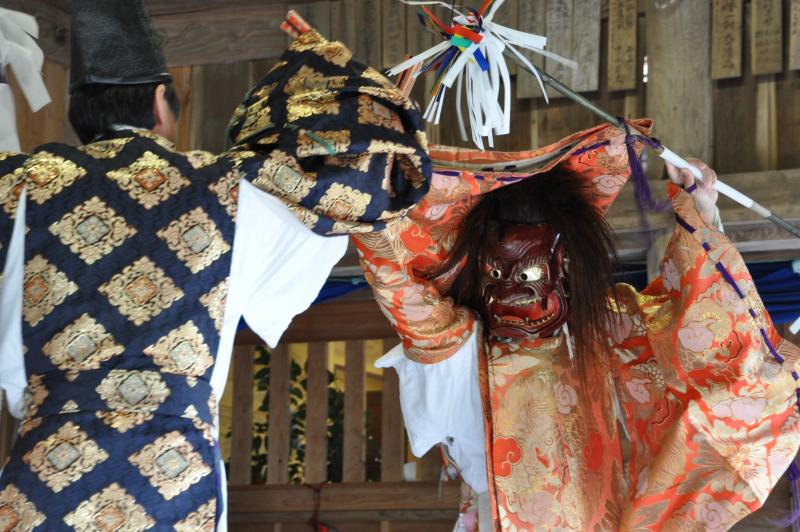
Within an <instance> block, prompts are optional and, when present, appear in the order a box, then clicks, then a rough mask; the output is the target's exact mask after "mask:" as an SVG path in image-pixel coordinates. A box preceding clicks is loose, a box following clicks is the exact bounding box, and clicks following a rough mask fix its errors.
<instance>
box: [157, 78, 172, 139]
mask: <svg viewBox="0 0 800 532" xmlns="http://www.w3.org/2000/svg"><path fill="white" fill-rule="evenodd" d="M153 120H154V124H153V129H152V131H153V133H156V134H158V135H161V136H162V137H164V138H166V139H167V140H170V141H172V142H175V134H176V121H177V118H176V117H175V114H174V113H173V112H172V108H171V107H170V105H169V102H168V101H167V86H166V85H164V84H163V83H160V84H159V85H158V86H157V87H156V89H155V93H154V94H153Z"/></svg>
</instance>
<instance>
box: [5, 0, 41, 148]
mask: <svg viewBox="0 0 800 532" xmlns="http://www.w3.org/2000/svg"><path fill="white" fill-rule="evenodd" d="M38 36H39V27H38V24H37V22H36V19H35V18H34V17H32V16H30V15H26V14H25V13H20V12H18V11H12V10H10V9H5V8H0V68H7V67H9V66H10V67H11V69H12V70H13V71H14V77H15V78H16V80H17V82H18V83H19V87H20V89H21V90H22V93H23V94H24V95H25V99H26V100H27V101H28V105H29V106H30V108H31V110H33V111H34V112H35V111H38V110H39V109H41V108H42V107H44V106H45V105H47V104H48V103H50V95H49V94H48V93H47V87H45V84H44V80H43V79H42V73H41V72H42V65H43V64H44V53H43V52H42V50H41V49H40V48H39V46H38V45H37V44H36V41H35V40H34V38H37V37H38ZM14 116H15V112H14V98H13V96H12V94H11V88H10V87H9V86H8V85H7V84H5V83H0V151H18V150H19V139H18V136H17V128H16V123H15V118H14Z"/></svg>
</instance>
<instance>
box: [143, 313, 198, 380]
mask: <svg viewBox="0 0 800 532" xmlns="http://www.w3.org/2000/svg"><path fill="white" fill-rule="evenodd" d="M144 354H145V355H147V356H150V357H153V361H154V362H155V363H156V364H158V365H159V366H160V367H161V368H162V371H164V372H167V373H178V374H180V375H191V376H193V377H199V376H201V375H203V374H204V373H205V372H206V370H207V369H208V368H210V367H211V366H212V365H213V364H214V359H213V358H211V351H210V350H209V349H208V345H206V342H205V339H204V338H203V335H202V334H201V333H200V330H199V329H198V328H197V326H196V325H195V324H194V322H192V321H191V320H190V321H187V322H186V323H184V324H183V325H181V326H180V327H178V328H177V329H174V330H172V331H171V332H170V333H169V334H167V335H166V336H162V337H161V338H159V339H158V341H157V342H156V343H154V344H152V345H149V346H147V347H146V348H145V349H144Z"/></svg>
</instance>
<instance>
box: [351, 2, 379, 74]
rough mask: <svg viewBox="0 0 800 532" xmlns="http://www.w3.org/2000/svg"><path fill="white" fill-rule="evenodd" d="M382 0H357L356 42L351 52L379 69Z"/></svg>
mask: <svg viewBox="0 0 800 532" xmlns="http://www.w3.org/2000/svg"><path fill="white" fill-rule="evenodd" d="M382 4H383V0H358V3H357V6H358V7H357V9H356V42H355V49H354V50H353V53H354V54H355V56H356V57H357V58H359V59H361V60H362V61H364V62H365V63H367V64H368V65H369V66H371V67H374V68H378V69H380V67H381V62H382V61H383V40H382V39H381V16H382V11H383V10H382V7H383V5H382Z"/></svg>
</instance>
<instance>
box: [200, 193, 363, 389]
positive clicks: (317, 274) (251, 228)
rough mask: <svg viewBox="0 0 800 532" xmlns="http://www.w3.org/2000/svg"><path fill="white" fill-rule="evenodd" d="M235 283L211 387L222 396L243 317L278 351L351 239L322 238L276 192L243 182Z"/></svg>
mask: <svg viewBox="0 0 800 532" xmlns="http://www.w3.org/2000/svg"><path fill="white" fill-rule="evenodd" d="M233 242H234V244H233V256H232V258H231V272H230V285H229V287H228V298H227V303H226V307H225V318H224V322H223V326H222V331H221V336H220V344H219V348H218V350H217V358H216V364H215V366H214V372H213V374H212V376H211V386H212V387H213V389H214V393H216V394H217V397H222V392H223V391H224V388H225V382H226V381H227V377H228V366H229V365H230V357H231V349H232V347H233V340H234V337H235V336H236V329H237V327H238V324H239V319H240V318H241V317H242V316H244V319H245V321H247V324H248V325H249V326H250V328H251V329H253V331H254V332H255V333H256V334H258V336H260V337H261V338H262V339H263V340H264V341H265V342H267V343H268V344H269V345H270V346H272V347H275V345H277V344H278V341H279V340H280V338H281V335H283V332H284V331H285V330H286V328H287V327H288V326H289V324H290V323H291V321H292V318H294V317H295V316H296V315H298V314H300V313H301V312H303V311H305V310H306V309H308V307H309V306H311V303H313V302H314V299H316V297H317V295H318V294H319V291H320V289H321V288H322V286H323V285H324V284H325V281H326V280H327V279H328V276H329V275H330V273H331V270H332V269H333V267H334V266H335V265H336V263H337V262H339V260H340V259H341V258H342V256H344V254H345V252H346V251H347V237H346V236H334V237H326V236H320V235H318V234H316V233H314V232H313V231H311V230H310V229H308V228H307V227H306V226H305V225H303V224H302V223H301V222H300V221H299V220H298V219H297V218H296V217H295V216H294V214H292V212H291V211H290V210H289V209H288V208H287V207H286V206H285V205H284V204H283V203H281V202H280V200H278V199H277V198H275V197H274V196H272V195H271V194H268V193H267V192H264V191H263V190H261V189H259V188H257V187H255V186H254V185H252V184H251V183H249V182H248V181H241V182H240V183H239V209H238V211H237V214H236V232H235V236H234V239H233Z"/></svg>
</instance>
